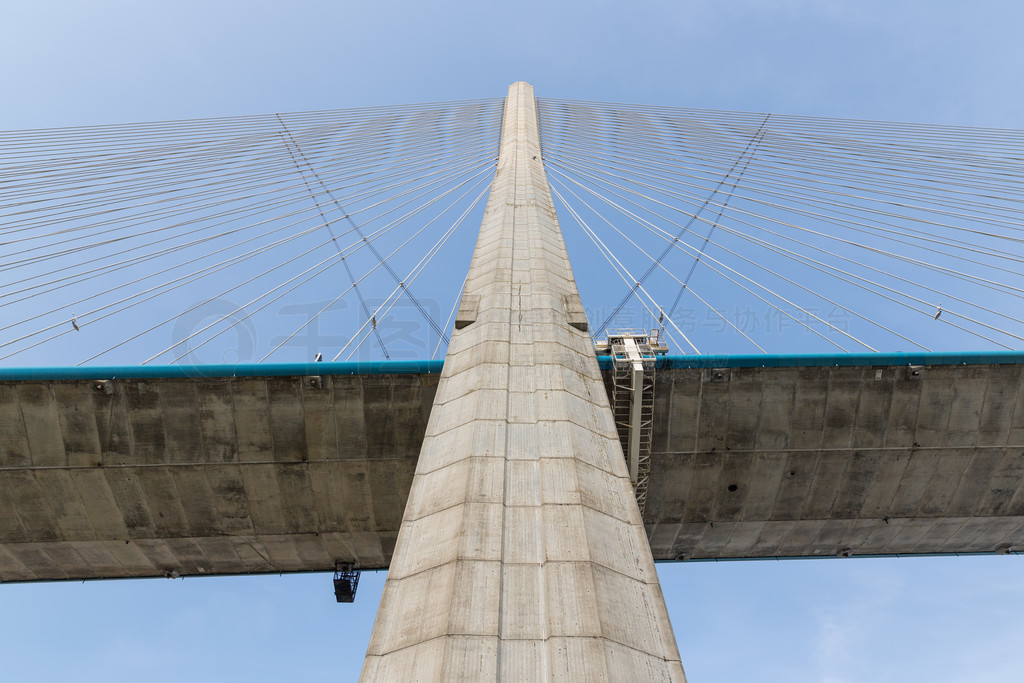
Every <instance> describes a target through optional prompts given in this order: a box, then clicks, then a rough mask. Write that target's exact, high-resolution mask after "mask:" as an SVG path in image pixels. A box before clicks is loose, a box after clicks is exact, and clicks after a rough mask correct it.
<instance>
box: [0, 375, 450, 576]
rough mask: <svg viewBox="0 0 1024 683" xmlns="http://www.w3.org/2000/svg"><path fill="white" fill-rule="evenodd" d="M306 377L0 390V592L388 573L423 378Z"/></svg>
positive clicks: (419, 432)
mask: <svg viewBox="0 0 1024 683" xmlns="http://www.w3.org/2000/svg"><path fill="white" fill-rule="evenodd" d="M317 380H318V381H317V382H315V383H311V382H310V381H309V378H307V377H304V376H298V377H261V378H242V377H234V378H203V377H194V378H162V379H118V380H113V381H108V382H105V383H97V382H89V381H83V380H73V381H53V382H50V381H20V382H0V581H32V580H47V579H86V578H117V577H133V576H164V575H168V574H171V573H172V572H173V573H177V574H179V575H182V576H186V575H201V574H247V573H264V572H268V573H269V572H285V571H325V570H331V569H333V568H334V565H335V562H345V563H353V564H355V565H356V566H357V567H359V568H378V569H379V568H386V567H387V566H388V564H389V563H390V560H391V553H392V550H393V548H394V544H395V539H396V537H397V536H398V529H399V526H400V524H401V520H402V510H403V509H404V507H405V502H406V499H407V497H408V492H409V487H410V485H411V484H412V477H413V472H414V470H415V467H416V454H417V452H418V451H419V447H420V443H421V442H422V440H423V433H424V431H425V430H426V422H427V417H428V415H429V414H430V406H431V403H432V401H433V398H434V393H435V391H436V388H437V381H438V375H436V374H398V375H394V374H391V375H354V376H353V375H347V376H334V377H331V376H324V377H322V378H320V377H318V378H317ZM97 386H100V387H101V388H105V389H106V390H109V393H107V391H105V390H100V391H98V390H97V389H96V387H97Z"/></svg>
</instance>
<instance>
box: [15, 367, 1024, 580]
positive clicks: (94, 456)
mask: <svg viewBox="0 0 1024 683" xmlns="http://www.w3.org/2000/svg"><path fill="white" fill-rule="evenodd" d="M799 361H800V359H799V358H795V359H794V362H799ZM300 371H301V370H300ZM517 372H518V371H517ZM913 373H914V369H912V368H908V367H907V366H906V365H865V366H851V367H827V366H824V367H764V368H761V367H753V368H724V369H720V370H714V369H670V370H660V371H659V372H658V379H657V383H656V387H655V403H656V409H655V413H654V427H655V428H654V449H653V450H654V452H653V455H652V472H651V480H650V489H649V494H648V503H647V508H646V510H645V512H644V524H645V527H646V530H647V536H648V539H649V542H650V545H651V550H652V553H653V555H654V558H655V559H656V560H691V559H724V558H758V557H822V556H824V557H834V556H836V555H840V554H842V553H843V552H844V550H849V553H850V554H851V555H904V554H929V553H972V552H974V553H1000V552H1018V551H1020V550H1021V549H1024V381H1022V379H1024V365H1020V364H1002V365H996V364H983V365H948V364H944V365H928V366H924V367H920V368H917V374H916V375H915V374H913ZM319 379H320V382H319V384H318V385H316V386H312V385H310V383H309V381H308V378H306V377H305V376H303V375H298V374H296V375H295V376H282V377H223V378H216V377H191V378H169V377H168V378H163V377H162V378H149V379H118V380H114V381H112V382H111V383H110V384H109V385H107V386H109V388H110V393H109V394H107V393H105V392H99V391H96V389H95V387H94V382H90V381H84V380H19V381H3V382H0V582H2V581H34V580H53V579H88V578H116V577H135V576H163V575H166V574H170V573H171V572H177V573H178V574H180V575H182V576H190V575H199V574H249V573H277V572H287V571H326V570H331V569H333V567H334V563H335V562H345V563H353V564H355V565H356V567H358V568H363V569H386V568H387V567H388V566H389V564H390V562H391V555H392V552H393V550H394V545H395V539H396V537H397V535H398V529H399V526H400V524H401V519H402V513H403V510H404V509H405V505H406V501H407V499H408V495H409V488H410V486H411V484H412V479H413V473H414V471H415V468H416V460H417V457H418V454H419V449H420V444H421V443H422V441H423V434H424V432H425V431H426V424H427V418H428V416H429V414H430V409H431V405H432V403H433V400H434V395H435V392H436V390H437V383H438V375H437V374H425V373H422V374H384V375H372V374H368V375H335V376H331V375H323V376H322V377H320V378H319Z"/></svg>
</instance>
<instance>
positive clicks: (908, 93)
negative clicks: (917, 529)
mask: <svg viewBox="0 0 1024 683" xmlns="http://www.w3.org/2000/svg"><path fill="white" fill-rule="evenodd" d="M1021 26H1024V4H1021V3H1019V2H1016V1H1015V0H1004V1H1000V2H997V1H991V0H990V1H985V0H976V1H975V2H972V3H964V2H946V1H942V0H913V1H906V2H901V3H892V2H882V1H870V0H869V1H856V2H855V1H850V2H839V1H828V0H819V1H812V0H779V1H777V2H758V1H755V0H734V1H732V2H714V1H710V0H709V1H690V2H687V1H677V2H667V1H666V2H636V3H630V4H626V3H621V2H605V1H601V0H590V1H588V2H559V1H557V0H548V2H537V1H535V0H523V1H521V2H518V3H514V4H498V3H487V2H479V1H476V2H470V1H465V2H451V1H448V2H446V1H440V2H433V3H411V2H376V3H340V2H302V1H293V2H290V3H281V2H264V1H253V0H249V1H236V0H232V1H218V0H207V1H206V2H194V1H189V0H184V1H183V0H178V1H176V2H161V1H150V2H138V1H134V2H129V1H124V2H104V1H102V0H101V1H96V2H88V3H86V2H78V1H68V2H46V1H45V0H39V1H37V2H33V3H25V2H13V1H12V0H4V1H2V2H0V64H2V68H0V129H2V130H10V129H17V128H39V127H50V126H68V125H83V124H101V123H115V122H131V121H140V120H163V119H179V118H193V117H211V116H222V115H223V116H226V115H236V114H237V115H241V114H255V113H266V112H275V111H302V110H315V109H333V108H347V107H360V106H370V105H382V104H403V103H410V102H419V101H436V100H448V99H470V98H479V97H500V96H503V95H504V94H505V91H506V88H507V86H508V84H509V83H511V82H513V81H516V80H526V81H529V82H531V83H532V84H533V85H534V87H535V89H536V92H537V94H538V95H540V96H548V97H559V98H575V99H587V100H605V101H618V102H635V103H647V104H661V105H670V106H688V107H702V108H711V109H736V110H748V111H762V112H776V113H786V114H806V115H821V116H836V117H850V118H867V119H882V120H897V121H918V122H929V123H942V124H956V125H975V126H996V127H1007V128H1018V129H1020V128H1024V90H1022V88H1021V87H1020V80H1021V74H1022V73H1024V42H1022V41H1021V39H1020V27H1021ZM1022 570H1024V565H1022V561H1021V558H1019V557H982V558H939V559H920V558H918V559H890V560H873V559H847V560H838V559H836V560H815V561H792V562H734V563H720V564H712V563H688V564H687V563H682V564H673V565H662V566H661V567H660V574H661V576H662V581H663V586H664V590H665V593H666V596H667V599H668V601H669V609H670V612H671V617H672V620H673V624H674V627H675V630H676V636H677V639H678V641H679V646H680V651H681V654H682V657H683V662H684V665H685V667H686V669H687V672H688V675H689V677H690V679H691V681H693V682H694V683H708V682H711V681H743V680H759V681H787V682H794V681H818V682H821V683H825V682H829V683H839V682H846V681H919V680H920V681H925V680H927V681H929V682H930V683H938V682H942V681H963V680H971V681H1019V680H1020V678H1021V674H1020V672H1021V671H1022V670H1024V662H1022V658H1021V655H1020V644H1021V643H1024V617H1022V616H1021V615H1022V614H1024V579H1021V572H1022ZM383 579H384V574H383V573H377V574H374V573H366V574H364V575H363V584H362V585H361V587H360V593H359V597H358V599H357V602H356V604H355V605H336V604H334V602H333V596H332V595H331V585H330V576H329V575H306V576H284V577H277V576H273V577H243V578H197V579H191V578H190V579H185V580H178V581H168V580H144V581H141V580H140V581H116V582H95V583H88V584H77V583H73V584H40V585H32V586H0V680H10V681H29V680H63V679H74V680H76V681H137V680H147V681H151V682H156V681H181V680H190V681H204V680H236V679H243V678H244V679H246V680H249V681H277V680H294V679H299V678H300V677H302V678H314V677H315V678H316V679H319V680H323V679H329V680H354V679H355V678H356V677H357V675H358V671H359V668H360V666H361V662H362V656H363V653H364V651H365V647H366V642H367V640H368V639H369V634H370V628H371V625H372V621H373V615H374V613H375V611H376V606H377V602H378V600H379V597H380V591H381V587H382V585H383Z"/></svg>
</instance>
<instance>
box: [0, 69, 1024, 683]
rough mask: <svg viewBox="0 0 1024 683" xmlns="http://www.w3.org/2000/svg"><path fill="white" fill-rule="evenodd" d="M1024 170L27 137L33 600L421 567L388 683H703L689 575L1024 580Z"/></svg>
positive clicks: (8, 145) (987, 158)
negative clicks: (1015, 566)
mask: <svg viewBox="0 0 1024 683" xmlns="http://www.w3.org/2000/svg"><path fill="white" fill-rule="evenodd" d="M1022 141H1024V137H1022V135H1021V134H1020V133H1018V132H1015V131H1000V130H979V129H964V128H952V127H937V126H920V125H909V124H883V123H875V122H864V121H837V120H824V119H812V118H806V117H786V116H777V115H765V114H741V113H735V112H710V111H701V110H684V109H673V108H651V107H639V106H632V105H615V104H604V103H587V102H572V101H562V100H545V99H543V98H541V99H537V100H534V97H533V94H532V89H530V88H529V87H528V86H525V85H523V84H517V85H515V86H513V88H512V89H510V93H509V97H508V98H506V99H504V100H500V99H497V100H493V101H475V102H457V103H440V104H430V105H417V106H410V107H388V108H378V109H367V110H348V111H337V112H313V113H305V114H291V115H283V114H282V115H274V116H266V117H244V118H236V119H218V120H209V121H185V122H168V123H160V124H139V125H134V126H109V127H98V128H95V127H94V128H88V129H64V130H49V131H22V132H16V133H9V134H5V135H4V137H3V139H0V144H2V145H3V148H4V164H3V169H4V171H3V175H4V179H3V182H4V185H3V188H4V189H3V207H2V209H0V211H2V218H0V221H2V224H0V230H2V236H3V239H4V241H5V243H6V244H5V251H4V253H5V255H4V257H3V261H2V263H0V268H2V269H3V272H4V273H5V277H4V278H3V280H2V283H0V306H2V307H3V308H4V311H5V313H4V316H3V318H0V322H2V325H0V326H2V328H3V329H2V331H0V335H2V336H0V356H3V359H4V363H5V364H7V365H8V369H7V370H5V371H4V374H3V377H2V380H3V381H2V383H0V391H2V392H3V393H2V394H0V402H2V414H3V425H2V429H0V438H2V439H3V440H4V441H3V449H2V455H3V458H4V459H3V461H2V467H3V470H2V472H3V476H2V477H0V486H2V487H3V495H4V498H3V500H4V501H6V502H5V504H4V505H3V507H2V508H0V514H2V515H3V518H2V519H3V524H2V528H3V529H4V530H5V532H4V537H3V538H2V539H0V572H2V575H0V580H4V581H12V580H38V579H51V578H85V577H111V576H154V575H191V574H223V573H253V572H279V571H302V570H324V569H333V568H334V567H335V566H336V565H337V564H339V563H341V564H346V565H348V564H351V565H353V566H354V567H356V568H383V567H390V568H391V571H390V574H389V584H388V588H387V589H386V590H385V596H384V600H383V601H382V607H381V612H380V615H379V617H378V624H377V626H376V627H375V631H374V638H373V640H372V642H371V646H370V652H369V653H368V659H367V668H366V669H365V670H364V674H365V675H366V676H367V677H370V678H374V677H381V678H384V677H387V676H389V675H390V676H394V677H396V678H399V679H407V678H408V676H407V674H408V672H409V671H411V670H415V671H420V672H434V674H436V676H437V677H438V678H451V677H453V676H458V675H465V676H471V677H472V676H473V675H478V676H481V677H485V678H486V677H490V678H493V677H496V676H498V675H502V676H504V677H507V678H515V679H522V678H524V677H525V678H533V677H537V676H541V677H543V676H545V675H546V676H549V677H553V676H556V675H559V674H565V675H571V676H573V677H595V676H596V677H600V676H602V675H604V676H607V677H609V678H612V679H618V678H621V677H623V676H625V675H627V672H629V673H628V675H632V676H634V677H635V676H636V675H637V673H636V672H641V674H642V675H641V677H650V678H657V677H663V678H672V677H675V678H680V677H682V669H681V666H680V665H679V662H678V653H677V652H676V650H675V643H674V640H673V639H672V635H671V628H670V626H669V625H668V620H667V615H666V614H664V607H663V604H662V602H661V598H660V589H659V588H658V586H657V578H656V575H654V572H653V565H651V562H650V561H651V559H659V560H683V559H701V558H723V557H730V558H733V557H734V558H742V557H795V556H836V555H841V556H845V555H865V554H870V555H891V554H913V553H921V554H927V553H961V552H988V553H993V552H1002V553H1006V552H1014V551H1015V549H1016V548H1018V547H1019V546H1020V544H1021V543H1024V539H1022V535H1024V513H1022V505H1024V492H1022V491H1021V487H1020V483H1021V478H1022V472H1024V455H1022V453H1024V449H1022V448H1021V446H1022V435H1024V399H1022V398H1021V393H1022V389H1021V381H1020V379H1021V375H1020V372H1021V370H1020V362H1021V356H1020V355H1019V354H1017V353H1015V352H1014V350H1015V349H1019V348H1020V341H1021V339H1022V333H1024V325H1022V324H1021V315H1022V311H1024V309H1022V307H1021V306H1020V298H1021V293H1022V289H1021V287H1022V284H1024V278H1022V277H1021V275H1020V267H1019V261H1020V260H1021V258H1022V257H1024V249H1022V248H1021V239H1020V238H1021V235H1022V232H1021V222H1022V221H1021V216H1022V213H1021V208H1022V203H1021V182H1020V170H1021V158H1022V154H1021V149H1022ZM485 207H486V209H485ZM556 216H557V220H556ZM559 223H560V224H561V229H559ZM481 225H482V227H480V226H481ZM563 239H564V246H562V243H563ZM474 243H475V245H476V246H475V249H474ZM570 258H571V262H572V265H571V267H570V265H569V259H570ZM467 273H468V275H467ZM577 285H578V293H577ZM623 329H629V330H630V331H632V332H634V333H636V332H637V331H638V330H643V334H634V335H628V334H627V335H625V336H623V335H622V334H621V331H622V330H623ZM652 330H653V331H654V333H655V334H656V336H657V341H658V342H664V343H665V346H667V349H668V351H669V354H668V355H667V356H665V355H662V354H658V353H655V351H656V350H659V349H657V348H656V347H659V344H658V343H654V344H651V345H649V346H647V347H645V348H646V352H644V353H646V355H648V356H650V358H647V359H645V358H643V357H632V358H631V357H627V356H628V354H626V355H622V354H625V353H626V352H625V351H623V352H622V354H619V357H618V362H617V361H616V360H615V354H614V353H613V354H612V356H613V357H608V358H605V359H604V360H602V361H601V365H600V366H599V365H598V363H597V360H596V359H595V356H594V348H595V346H594V345H595V343H597V344H598V345H599V346H600V345H601V343H602V342H604V341H605V339H606V338H607V339H608V340H609V341H614V340H616V339H617V340H619V341H620V342H625V343H626V345H627V346H628V344H629V343H630V342H632V341H636V340H640V341H642V342H655V340H654V339H652V338H651V336H650V335H651V331H652ZM616 335H618V336H616ZM607 346H609V347H613V346H614V344H608V345H607ZM622 348H625V346H624V347H622ZM605 350H606V351H609V352H613V351H614V348H607V349H605ZM633 350H634V351H636V349H633ZM644 353H641V356H644ZM443 356H446V360H445V362H444V363H443V365H442V363H441V362H440V360H434V361H432V360H430V359H440V358H441V357H443ZM316 358H321V360H319V361H318V360H315V359H316ZM623 361H625V364H623ZM629 361H632V362H629ZM637 364H639V365H637ZM652 366H654V367H653V369H652ZM623 367H625V371H623ZM442 368H443V369H442ZM599 368H603V370H601V369H599ZM637 368H638V370H637V371H636V373H635V374H634V373H633V372H632V371H633V370H634V369H637ZM623 382H625V384H623ZM634 406H635V407H636V411H635V412H634V411H633V410H632V409H633V407H634ZM623 456H625V457H623ZM634 501H638V502H639V505H637V502H634ZM641 508H642V510H641ZM403 520H404V521H403ZM400 530H402V533H401V534H400V533H399V531H400ZM644 537H646V539H647V540H646V541H645V540H644ZM648 548H650V552H648ZM396 558H397V559H396ZM396 563H397V564H396Z"/></svg>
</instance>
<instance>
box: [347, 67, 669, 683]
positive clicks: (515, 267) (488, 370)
mask: <svg viewBox="0 0 1024 683" xmlns="http://www.w3.org/2000/svg"><path fill="white" fill-rule="evenodd" d="M536 126H537V123H536V113H535V108H534V99H533V91H532V88H531V87H530V86H528V85H526V84H524V83H517V84H514V85H513V86H512V87H511V88H510V90H509V97H508V99H507V101H506V108H505V121H504V131H503V137H502V146H501V154H500V158H499V162H498V168H497V173H496V176H495V180H494V184H493V187H492V190H491V195H490V199H489V201H488V205H487V209H486V212H485V215H484V219H483V224H482V226H481V229H480V237H479V241H478V243H477V246H476V251H475V253H474V256H473V261H472V265H471V267H470V271H469V276H468V279H467V282H466V288H465V294H464V299H463V306H462V309H463V310H462V311H460V317H461V318H463V319H464V323H471V324H466V326H464V327H462V328H461V329H457V330H456V331H455V333H454V334H453V336H452V340H451V344H450V346H449V350H448V355H447V359H446V361H445V365H444V371H443V373H442V375H441V380H440V383H439V385H438V390H437V394H436V397H435V401H434V406H433V409H432V411H431V415H430V420H429V422H428V425H427V431H426V437H425V439H424V442H423V447H422V450H421V452H420V457H419V462H418V465H417V468H416V474H415V476H414V478H413V484H412V489H411V491H410V494H409V501H408V504H407V506H406V509H405V515H404V518H403V522H402V527H401V531H400V533H399V537H398V541H397V545H396V547H395V553H394V557H393V559H392V562H391V568H390V571H389V573H388V580H387V584H386V586H385V589H384V595H383V598H382V600H381V605H380V609H379V612H378V615H377V620H376V623H375V625H374V629H373V635H372V637H371V640H370V645H369V649H368V651H367V657H366V662H365V665H364V669H363V680H373V681H379V680H394V681H411V680H423V681H427V680H436V681H450V680H477V679H482V680H486V679H492V680H493V679H502V680H508V681H526V680H540V679H558V680H587V681H598V680H644V681H656V680H665V681H668V680H676V681H682V680H685V676H684V674H683V669H682V666H681V664H680V661H679V654H678V649H677V647H676V643H675V639H674V637H673V634H672V627H671V625H670V623H669V618H668V612H667V611H666V609H665V603H664V599H663V597H662V594H661V589H660V586H659V585H658V578H657V574H656V573H655V569H654V562H653V560H652V558H651V552H650V549H649V547H648V544H647V538H646V534H645V531H644V527H643V525H642V523H641V519H640V515H639V511H638V510H637V507H636V503H635V501H634V498H633V494H632V488H631V486H630V482H629V479H628V475H627V472H626V468H625V463H624V461H623V457H622V449H621V446H620V445H619V441H618V438H617V436H616V432H615V427H614V424H613V421H612V416H611V411H610V409H609V406H608V399H607V395H606V393H605V389H604V386H603V384H602V380H601V375H600V372H599V370H598V366H597V362H596V360H595V358H594V353H593V349H592V347H591V342H590V338H589V336H588V335H587V334H586V333H585V332H583V331H580V330H578V329H574V328H573V327H572V326H570V324H569V320H570V318H571V317H572V311H576V310H579V309H578V307H579V297H578V293H577V291H576V286H575V283H574V281H573V278H572V271H571V268H570V266H569V261H568V257H567V255H566V252H565V246H564V243H563V241H562V237H561V233H560V231H559V227H558V222H557V219H556V217H555V212H554V208H553V205H552V202H551V197H550V194H549V191H548V186H547V180H546V177H545V175H544V170H543V166H542V163H541V161H540V149H539V142H538V137H537V127H536ZM467 316H469V318H468V319H467Z"/></svg>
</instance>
